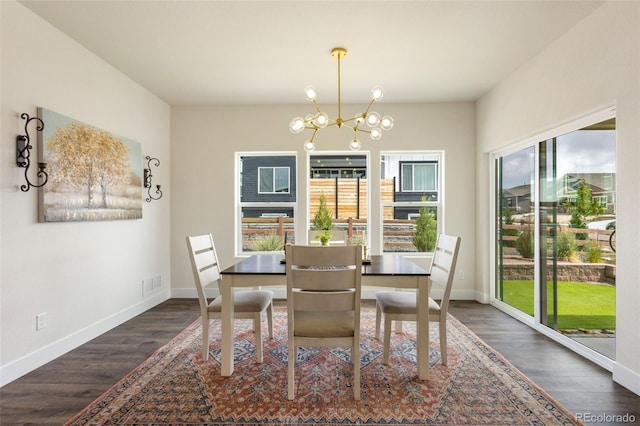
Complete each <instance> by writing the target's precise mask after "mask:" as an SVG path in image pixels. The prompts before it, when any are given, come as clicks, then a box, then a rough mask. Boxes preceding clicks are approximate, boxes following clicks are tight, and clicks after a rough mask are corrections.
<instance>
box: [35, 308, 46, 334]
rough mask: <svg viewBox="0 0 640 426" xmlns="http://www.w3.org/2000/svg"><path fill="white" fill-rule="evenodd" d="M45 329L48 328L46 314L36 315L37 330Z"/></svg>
mask: <svg viewBox="0 0 640 426" xmlns="http://www.w3.org/2000/svg"><path fill="white" fill-rule="evenodd" d="M43 328H47V313H46V312H43V313H41V314H38V315H36V330H42V329H43Z"/></svg>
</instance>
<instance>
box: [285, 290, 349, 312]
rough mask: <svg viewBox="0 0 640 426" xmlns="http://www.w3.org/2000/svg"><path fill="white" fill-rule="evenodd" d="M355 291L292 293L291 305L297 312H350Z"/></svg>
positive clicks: (306, 291)
mask: <svg viewBox="0 0 640 426" xmlns="http://www.w3.org/2000/svg"><path fill="white" fill-rule="evenodd" d="M355 294H356V292H355V290H351V291H321V292H319V291H309V290H303V291H294V292H293V305H294V306H295V308H296V310H298V311H307V312H323V311H326V312H336V311H352V310H354V304H355V300H354V299H355Z"/></svg>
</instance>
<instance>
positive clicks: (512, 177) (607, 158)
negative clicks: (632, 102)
mask: <svg viewBox="0 0 640 426" xmlns="http://www.w3.org/2000/svg"><path fill="white" fill-rule="evenodd" d="M556 148H557V176H558V177H561V176H563V175H564V174H566V173H615V172H616V135H615V130H577V131H575V132H571V133H567V134H566V135H562V136H559V137H558V138H557V146H556ZM502 170H503V188H505V189H508V188H513V187H515V186H520V185H524V184H529V183H531V182H532V181H533V171H534V148H533V147H529V148H525V149H523V150H520V151H518V152H515V153H513V154H510V155H507V156H505V157H503V162H502Z"/></svg>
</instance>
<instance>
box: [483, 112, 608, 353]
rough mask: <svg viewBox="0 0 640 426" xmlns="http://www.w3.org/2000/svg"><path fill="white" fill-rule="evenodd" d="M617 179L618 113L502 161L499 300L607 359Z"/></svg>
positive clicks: (498, 201)
mask: <svg viewBox="0 0 640 426" xmlns="http://www.w3.org/2000/svg"><path fill="white" fill-rule="evenodd" d="M536 171H537V173H534V172H536ZM534 175H536V176H537V180H536V179H534ZM615 177H616V175H615V119H609V120H606V121H601V122H598V123H596V124H594V125H590V126H587V127H583V128H580V129H578V130H575V131H572V132H568V133H565V134H562V135H559V136H557V137H553V138H549V139H546V140H543V141H539V142H537V143H535V144H532V145H531V146H529V147H528V148H525V149H522V150H520V151H517V152H515V153H510V154H507V155H502V156H498V157H497V158H496V182H497V185H496V186H497V187H496V194H497V196H496V230H497V232H496V240H497V241H496V248H497V250H496V251H497V252H496V259H497V261H496V286H495V288H496V292H495V298H496V299H497V300H499V301H501V302H504V303H506V304H508V305H510V306H511V307H514V308H516V309H518V310H519V311H522V312H524V313H526V314H528V315H530V316H533V317H534V319H535V321H534V322H535V323H536V324H541V325H543V326H546V327H548V328H549V329H551V330H554V332H557V333H559V334H562V335H564V336H566V337H568V338H570V339H572V340H573V341H575V342H578V343H580V344H582V345H585V346H587V347H589V348H591V349H593V350H594V351H596V352H598V353H600V354H602V355H604V356H606V357H608V358H610V359H615V256H616V253H615V246H613V247H612V244H611V241H613V240H614V238H612V234H615V229H616V221H615V210H616V209H615V201H616V197H615V195H616V188H615ZM536 272H537V273H536Z"/></svg>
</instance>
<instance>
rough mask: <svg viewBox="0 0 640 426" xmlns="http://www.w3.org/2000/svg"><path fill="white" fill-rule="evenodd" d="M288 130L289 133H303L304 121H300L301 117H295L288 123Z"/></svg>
mask: <svg viewBox="0 0 640 426" xmlns="http://www.w3.org/2000/svg"><path fill="white" fill-rule="evenodd" d="M289 130H290V131H291V133H300V132H301V131H303V130H304V120H303V119H302V117H296V118H294V119H293V120H291V123H289Z"/></svg>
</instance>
